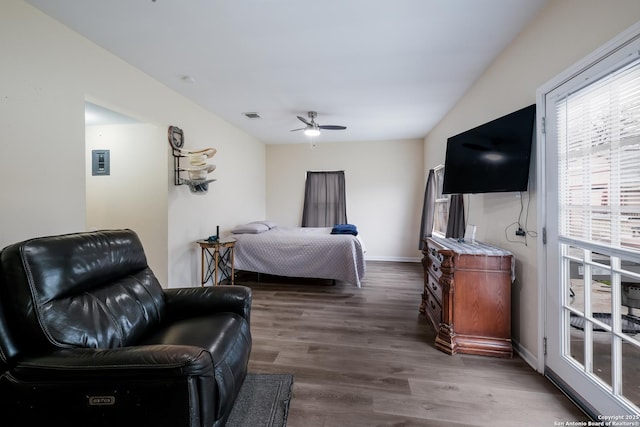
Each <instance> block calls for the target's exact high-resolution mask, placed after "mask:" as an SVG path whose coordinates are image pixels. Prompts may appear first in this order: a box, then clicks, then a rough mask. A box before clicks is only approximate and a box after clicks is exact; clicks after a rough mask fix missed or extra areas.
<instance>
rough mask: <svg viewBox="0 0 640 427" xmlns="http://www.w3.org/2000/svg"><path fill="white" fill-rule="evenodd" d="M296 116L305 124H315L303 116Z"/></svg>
mask: <svg viewBox="0 0 640 427" xmlns="http://www.w3.org/2000/svg"><path fill="white" fill-rule="evenodd" d="M296 117H297V118H298V119H299V120H300V121H301V122H302V123H304V124H305V125H307V126H313V124H312V123H311V122H310V121H309V120H307V119H305V118H304V117H301V116H296Z"/></svg>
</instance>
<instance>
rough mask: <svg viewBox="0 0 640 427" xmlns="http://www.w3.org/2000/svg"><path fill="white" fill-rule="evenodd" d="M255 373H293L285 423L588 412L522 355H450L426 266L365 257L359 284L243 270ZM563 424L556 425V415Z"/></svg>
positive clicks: (311, 425)
mask: <svg viewBox="0 0 640 427" xmlns="http://www.w3.org/2000/svg"><path fill="white" fill-rule="evenodd" d="M238 283H240V284H243V285H246V286H250V287H251V288H252V289H253V308H252V318H251V319H252V320H251V322H252V323H251V330H252V334H253V351H252V355H251V360H250V363H249V370H250V371H251V372H263V373H293V374H295V382H294V387H293V399H292V401H291V405H290V409H289V417H288V422H287V426H288V427H343V426H349V427H359V426H362V427H370V426H434V427H438V426H454V427H455V426H509V427H512V426H536V427H540V426H554V422H567V421H586V420H587V418H586V416H585V415H584V414H582V412H580V410H578V409H577V408H576V407H575V406H574V405H573V404H572V403H571V402H570V401H569V400H568V399H567V398H566V397H565V396H564V395H562V394H561V393H560V392H559V391H558V390H557V389H556V388H555V387H554V386H553V385H552V384H551V383H550V382H549V381H548V380H546V379H545V378H544V377H542V376H541V375H539V374H538V373H536V372H535V371H534V370H533V369H531V367H529V366H528V365H527V364H526V363H525V362H524V361H523V360H522V359H519V358H517V357H515V358H513V359H498V358H490V357H481V356H471V355H454V356H448V355H446V354H444V353H442V352H440V351H438V350H436V349H435V347H434V345H433V342H434V338H435V336H434V331H433V330H432V329H431V327H430V326H429V324H428V322H427V320H426V319H425V318H424V316H423V315H420V314H419V313H418V306H419V303H420V295H421V293H422V267H421V266H420V264H418V263H395V262H371V261H370V262H368V263H367V273H366V276H365V280H364V282H363V285H362V288H360V289H358V288H357V287H355V286H354V285H350V284H346V283H342V282H337V283H336V284H332V283H331V282H330V281H321V280H304V279H286V278H272V277H267V278H265V277H264V276H263V277H261V280H260V282H258V281H257V277H256V276H255V275H253V274H247V273H242V274H239V275H238ZM556 425H557V424H556Z"/></svg>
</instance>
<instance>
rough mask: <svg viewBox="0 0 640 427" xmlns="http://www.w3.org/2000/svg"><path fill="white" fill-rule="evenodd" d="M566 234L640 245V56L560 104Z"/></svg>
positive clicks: (561, 187) (560, 194)
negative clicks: (639, 58)
mask: <svg viewBox="0 0 640 427" xmlns="http://www.w3.org/2000/svg"><path fill="white" fill-rule="evenodd" d="M555 107H556V108H555V110H556V120H557V132H558V135H557V137H558V160H559V161H558V167H559V170H558V177H559V182H558V198H559V200H558V201H559V206H560V212H559V214H560V215H559V221H560V224H559V231H560V235H561V236H565V237H569V238H573V239H577V240H583V241H587V242H595V243H601V244H606V245H607V246H612V247H615V248H626V249H634V250H639V249H640V60H637V61H635V62H633V63H631V64H628V65H627V66H625V67H623V68H621V69H619V70H617V71H616V72H614V73H611V74H609V75H607V76H606V77H603V78H601V79H599V80H597V81H595V82H593V83H591V84H589V85H588V86H586V87H584V88H582V89H580V90H578V91H576V92H574V93H571V94H567V95H566V96H564V97H563V98H562V99H560V100H558V101H557V103H556V105H555Z"/></svg>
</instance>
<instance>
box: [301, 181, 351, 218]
mask: <svg viewBox="0 0 640 427" xmlns="http://www.w3.org/2000/svg"><path fill="white" fill-rule="evenodd" d="M346 223H347V196H346V192H345V177H344V171H331V172H307V179H306V182H305V190H304V206H303V209H302V226H303V227H333V226H334V225H336V224H346Z"/></svg>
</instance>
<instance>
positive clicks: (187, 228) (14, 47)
mask: <svg viewBox="0 0 640 427" xmlns="http://www.w3.org/2000/svg"><path fill="white" fill-rule="evenodd" d="M0 57H2V67H0V127H1V128H2V133H3V138H2V140H1V141H0V148H1V149H2V155H1V156H0V195H1V197H2V200H1V202H2V209H0V223H1V224H3V226H2V229H1V232H0V247H4V246H5V245H7V244H10V243H13V242H15V241H19V240H22V239H26V238H30V237H33V236H39V235H47V234H58V233H66V232H76V231H82V230H86V229H88V228H89V225H88V224H87V223H86V209H87V203H86V191H85V185H86V184H85V175H86V170H85V124H84V103H85V100H88V101H91V102H94V103H96V104H99V105H102V106H104V107H106V108H110V109H112V110H115V111H119V112H121V113H123V114H126V115H128V116H131V117H133V118H135V119H138V120H139V121H141V122H144V123H149V124H151V125H153V126H156V127H157V128H158V129H164V130H166V129H167V127H168V126H170V125H176V126H179V127H181V128H182V129H183V130H184V131H185V135H186V143H185V147H186V148H203V147H211V146H213V147H216V148H217V149H218V154H217V156H216V157H214V163H216V164H217V166H218V169H217V170H216V171H215V172H214V173H213V174H212V175H215V178H217V179H218V181H217V182H215V183H214V184H212V185H211V189H210V191H209V193H208V194H207V195H203V196H194V195H191V194H190V193H189V190H188V189H187V188H186V187H185V186H174V185H173V183H172V173H171V170H170V166H171V162H170V161H169V157H170V156H169V154H168V153H169V144H168V142H167V139H166V136H164V137H163V138H162V139H161V140H158V141H157V150H159V152H160V151H163V152H164V156H162V155H161V156H158V157H153V158H154V159H155V160H154V162H157V164H154V167H156V168H158V169H159V170H164V171H166V175H165V177H164V185H165V186H166V187H165V189H166V194H167V196H166V197H167V209H166V210H163V209H155V208H150V209H147V210H146V211H145V212H144V217H145V218H146V219H147V220H149V221H150V223H153V222H154V221H156V220H158V219H160V222H163V220H162V219H161V217H166V221H164V222H165V223H164V224H163V225H162V226H160V225H158V226H157V227H158V233H155V234H153V235H150V236H149V237H148V238H147V239H146V240H143V244H144V245H145V248H151V247H166V248H167V253H168V255H167V258H166V259H165V261H164V263H165V267H164V268H165V269H166V271H167V283H164V284H163V285H164V286H178V285H195V284H196V283H197V281H198V280H199V276H198V275H197V271H198V265H199V264H198V263H199V253H198V252H197V245H195V243H194V241H195V240H196V239H198V238H200V237H203V236H207V235H209V234H211V230H215V226H216V225H220V227H221V229H222V230H225V229H228V228H230V227H231V226H232V225H233V224H234V223H235V218H236V217H238V216H239V217H247V216H254V215H255V216H256V217H261V216H264V215H265V184H264V180H265V148H264V144H262V143H261V142H260V141H258V140H256V139H255V138H253V137H251V136H249V135H247V134H246V133H244V132H242V131H240V130H238V129H237V128H235V127H233V126H231V125H230V124H229V123H227V122H225V121H223V120H222V119H220V118H219V117H217V116H215V115H213V114H211V113H209V112H207V111H205V110H204V109H202V108H201V107H199V106H198V105H196V104H194V103H193V102H191V101H189V100H187V99H186V98H184V97H183V96H181V95H179V94H177V93H175V92H173V91H172V90H170V89H168V88H167V87H166V86H163V85H161V84H160V83H159V82H157V81H155V80H154V79H152V78H150V77H149V76H148V75H147V74H145V73H143V72H141V71H140V70H138V69H136V68H133V67H132V66H130V65H128V64H126V63H125V62H124V61H122V60H121V59H119V58H117V57H115V56H114V55H112V54H111V53H109V52H107V51H106V50H104V49H102V48H100V47H98V46H97V45H95V44H93V43H91V42H90V41H88V40H87V39H85V38H83V37H82V36H80V35H78V34H76V33H74V32H73V31H71V30H69V29H68V28H67V27H65V26H63V25H61V24H60V23H58V22H57V21H55V20H53V19H51V18H49V17H48V16H46V15H44V14H42V13H41V12H39V11H38V10H37V9H35V8H33V7H31V6H30V5H28V4H26V3H24V2H23V1H21V0H3V1H2V2H0ZM161 158H162V159H167V160H159V159H161ZM249 212H250V213H251V215H250V214H249ZM158 239H159V240H158Z"/></svg>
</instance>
